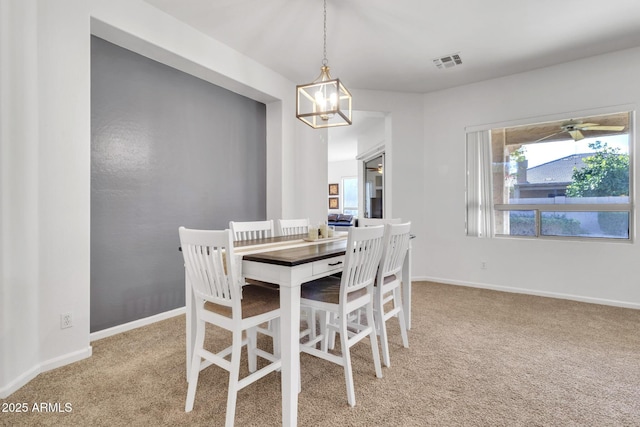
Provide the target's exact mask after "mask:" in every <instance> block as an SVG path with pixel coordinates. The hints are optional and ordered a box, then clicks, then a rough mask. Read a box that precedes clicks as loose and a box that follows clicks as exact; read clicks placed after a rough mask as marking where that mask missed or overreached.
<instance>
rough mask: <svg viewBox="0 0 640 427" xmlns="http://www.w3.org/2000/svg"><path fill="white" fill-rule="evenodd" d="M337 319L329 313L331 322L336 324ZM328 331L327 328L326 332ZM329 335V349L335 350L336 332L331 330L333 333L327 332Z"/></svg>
mask: <svg viewBox="0 0 640 427" xmlns="http://www.w3.org/2000/svg"><path fill="white" fill-rule="evenodd" d="M336 318H337V315H336V314H334V313H329V320H328V321H329V322H331V323H335V322H336ZM345 321H346V320H345ZM325 325H326V323H325ZM345 325H346V323H345ZM326 331H327V329H326V328H325V332H326ZM327 334H328V336H327V338H328V347H329V349H331V350H333V349H335V348H336V331H335V330H333V329H331V331H330V332H327Z"/></svg>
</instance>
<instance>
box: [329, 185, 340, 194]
mask: <svg viewBox="0 0 640 427" xmlns="http://www.w3.org/2000/svg"><path fill="white" fill-rule="evenodd" d="M338 194H340V185H339V184H329V195H330V196H337V195H338Z"/></svg>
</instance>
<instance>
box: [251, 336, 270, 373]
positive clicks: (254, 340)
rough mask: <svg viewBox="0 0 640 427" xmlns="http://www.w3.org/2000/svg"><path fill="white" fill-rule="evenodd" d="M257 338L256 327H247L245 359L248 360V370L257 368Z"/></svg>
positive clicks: (252, 370) (253, 370)
mask: <svg viewBox="0 0 640 427" xmlns="http://www.w3.org/2000/svg"><path fill="white" fill-rule="evenodd" d="M272 326H273V325H272ZM257 340H258V332H257V330H256V328H249V329H247V360H248V362H249V372H255V371H256V369H258V356H256V348H257V347H258V341H257Z"/></svg>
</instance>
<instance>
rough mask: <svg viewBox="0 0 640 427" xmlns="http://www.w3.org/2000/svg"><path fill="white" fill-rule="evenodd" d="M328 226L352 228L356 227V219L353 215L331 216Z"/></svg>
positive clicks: (328, 219)
mask: <svg viewBox="0 0 640 427" xmlns="http://www.w3.org/2000/svg"><path fill="white" fill-rule="evenodd" d="M327 224H328V225H333V226H335V227H336V228H338V227H352V226H354V225H355V219H354V218H353V215H344V214H329V216H328V217H327Z"/></svg>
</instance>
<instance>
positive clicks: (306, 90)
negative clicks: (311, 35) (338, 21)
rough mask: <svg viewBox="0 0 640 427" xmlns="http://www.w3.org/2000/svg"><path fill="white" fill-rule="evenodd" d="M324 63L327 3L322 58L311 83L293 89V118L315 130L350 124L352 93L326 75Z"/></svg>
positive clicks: (325, 64) (325, 62)
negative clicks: (294, 101) (294, 94)
mask: <svg viewBox="0 0 640 427" xmlns="http://www.w3.org/2000/svg"><path fill="white" fill-rule="evenodd" d="M328 64H329V61H328V60H327V0H324V58H323V59H322V67H320V75H319V76H318V78H317V79H315V80H314V81H313V82H312V83H307V84H303V85H297V86H296V117H297V118H298V119H300V120H302V121H303V122H305V123H306V124H308V125H309V126H311V127H312V128H314V129H320V128H328V127H334V126H348V125H350V124H351V93H349V91H348V90H347V88H346V87H344V85H343V84H342V82H340V79H332V78H331V75H330V74H329V65H328Z"/></svg>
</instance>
